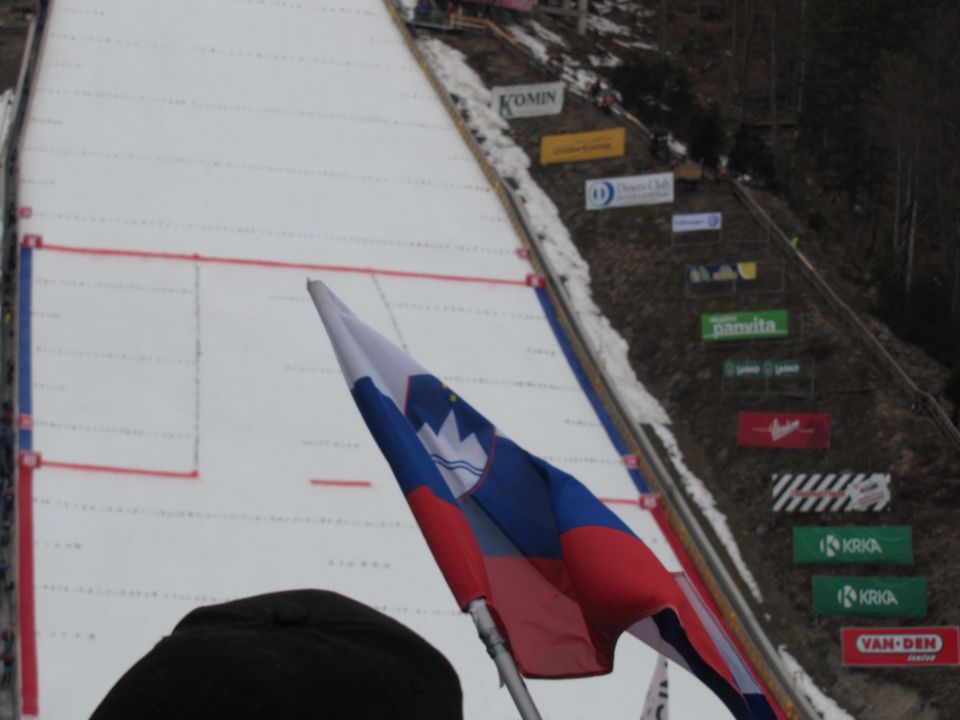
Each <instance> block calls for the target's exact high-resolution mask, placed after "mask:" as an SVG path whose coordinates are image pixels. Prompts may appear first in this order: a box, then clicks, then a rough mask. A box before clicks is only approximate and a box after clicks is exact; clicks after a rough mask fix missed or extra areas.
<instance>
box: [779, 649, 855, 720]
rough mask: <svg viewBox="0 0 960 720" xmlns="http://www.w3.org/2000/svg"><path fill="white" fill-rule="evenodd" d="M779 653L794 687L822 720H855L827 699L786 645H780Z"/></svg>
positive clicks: (830, 699)
mask: <svg viewBox="0 0 960 720" xmlns="http://www.w3.org/2000/svg"><path fill="white" fill-rule="evenodd" d="M777 652H778V653H779V654H780V659H781V661H782V662H783V665H784V667H785V668H786V669H787V672H788V673H789V674H790V676H791V677H792V678H793V682H794V687H795V688H796V689H797V690H799V691H800V692H802V693H803V694H804V695H806V696H807V698H808V699H809V700H810V704H811V705H813V709H814V710H816V711H817V713H819V715H820V718H821V720H855V719H854V717H853V715H851V714H850V713H848V712H847V711H846V710H844V709H843V708H841V707H840V706H839V705H838V704H837V703H836V701H835V700H833V699H832V698H830V697H827V695H826V694H825V693H824V692H823V690H821V689H820V688H818V687H817V684H816V683H815V682H814V681H813V678H811V677H810V676H809V675H807V673H806V672H804V670H803V668H802V667H801V666H800V663H798V662H797V660H796V658H794V657H793V655H791V654H790V653H788V652H787V648H786V646H785V645H780V646H779V647H778V648H777Z"/></svg>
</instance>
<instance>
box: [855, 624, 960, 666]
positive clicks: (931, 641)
mask: <svg viewBox="0 0 960 720" xmlns="http://www.w3.org/2000/svg"><path fill="white" fill-rule="evenodd" d="M840 638H841V645H842V646H843V664H844V665H847V666H854V667H857V666H864V667H866V666H877V665H879V666H887V667H937V666H942V665H960V628H958V627H956V626H953V627H893V628H891V627H879V628H849V627H847V628H843V629H841V631H840Z"/></svg>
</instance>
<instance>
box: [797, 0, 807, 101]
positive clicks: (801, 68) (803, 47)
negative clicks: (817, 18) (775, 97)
mask: <svg viewBox="0 0 960 720" xmlns="http://www.w3.org/2000/svg"><path fill="white" fill-rule="evenodd" d="M806 75H807V0H800V61H799V62H798V63H797V76H798V77H797V115H800V113H802V112H803V92H804V87H803V86H804V84H805V83H806Z"/></svg>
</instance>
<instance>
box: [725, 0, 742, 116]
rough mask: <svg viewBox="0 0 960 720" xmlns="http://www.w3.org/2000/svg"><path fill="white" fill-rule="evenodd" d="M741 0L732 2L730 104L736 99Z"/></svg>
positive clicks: (728, 70) (728, 69)
mask: <svg viewBox="0 0 960 720" xmlns="http://www.w3.org/2000/svg"><path fill="white" fill-rule="evenodd" d="M739 2H740V0H730V62H729V64H728V65H727V89H728V93H729V95H730V104H731V105H733V101H734V99H735V98H736V87H735V85H734V77H736V73H735V72H734V68H735V67H736V66H737V5H738V4H739Z"/></svg>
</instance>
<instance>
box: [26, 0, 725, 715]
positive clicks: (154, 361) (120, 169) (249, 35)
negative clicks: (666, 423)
mask: <svg viewBox="0 0 960 720" xmlns="http://www.w3.org/2000/svg"><path fill="white" fill-rule="evenodd" d="M17 192H18V196H19V200H18V202H19V206H20V208H21V217H20V220H19V229H20V237H21V239H22V240H23V241H24V244H25V245H26V247H24V249H23V251H22V254H21V268H20V282H21V287H20V312H21V326H20V332H19V343H20V345H19V363H18V377H19V378H20V386H19V388H18V390H19V397H18V400H19V408H18V409H19V411H20V413H21V415H22V416H24V417H25V418H26V420H25V422H24V423H23V425H22V426H23V427H24V430H23V431H22V433H21V449H23V450H32V451H34V452H36V453H38V454H39V457H40V465H39V467H37V468H36V469H35V470H34V471H33V472H32V487H31V486H30V485H27V488H28V489H29V491H30V492H31V494H32V497H31V498H27V502H31V501H32V508H33V512H32V520H33V522H32V528H29V527H28V526H29V523H27V524H25V525H23V527H26V528H27V529H26V530H23V529H22V528H21V532H29V533H32V537H29V536H24V535H23V534H21V536H20V563H21V568H27V569H30V570H32V572H33V577H34V582H33V584H32V587H27V588H25V589H22V592H21V601H22V604H21V607H20V612H21V618H22V619H23V622H22V625H21V630H22V632H23V635H22V636H21V637H20V643H21V660H22V673H23V678H22V681H23V709H24V712H25V714H36V715H37V716H38V717H41V718H44V720H66V719H67V718H77V717H85V716H87V715H89V713H90V712H91V711H92V710H93V708H94V707H95V706H96V704H97V703H98V702H99V700H100V699H101V698H102V697H103V695H104V694H105V693H106V692H107V690H108V689H109V688H110V687H111V685H112V684H113V682H114V681H115V680H116V679H117V678H118V677H119V676H120V674H121V673H122V672H123V671H124V670H125V668H127V667H128V666H129V665H130V664H131V663H133V662H134V661H135V660H136V659H137V658H139V657H140V656H141V655H142V654H143V653H145V652H146V651H147V650H148V649H149V648H150V647H152V645H153V644H154V643H155V642H156V641H157V640H158V639H159V638H160V637H161V636H162V635H164V634H165V633H168V632H169V631H170V630H171V629H172V627H173V626H174V624H175V623H176V622H177V621H178V620H179V619H180V618H181V617H182V616H183V615H184V614H185V613H186V612H188V611H189V610H190V609H192V608H194V607H196V606H198V605H202V604H209V603H215V602H218V601H224V600H228V599H232V598H237V597H241V596H245V595H251V594H254V593H260V592H267V591H274V590H279V589H288V588H300V587H320V588H327V589H332V590H336V591H338V592H341V593H344V594H346V595H349V596H351V597H354V598H356V599H358V600H360V601H362V602H365V603H368V604H370V605H373V606H375V607H377V608H379V609H381V610H383V611H384V612H387V613H389V614H390V615H392V616H394V617H396V618H397V619H398V620H400V621H401V622H403V623H406V624H407V625H409V626H410V627H412V628H413V629H414V630H416V631H417V632H419V633H421V634H422V635H423V636H424V637H426V638H427V639H428V640H429V641H430V642H432V643H433V644H435V645H436V646H438V647H439V648H440V649H441V650H442V651H443V652H444V653H445V654H446V655H447V656H448V657H449V658H450V660H451V661H452V662H453V664H454V666H455V667H456V669H457V671H458V672H459V675H460V679H461V683H462V685H463V688H464V696H465V705H466V715H467V717H470V718H476V719H479V718H483V719H484V720H489V719H493V718H512V717H515V710H514V709H513V706H512V704H511V702H510V700H509V697H508V695H507V693H506V691H505V690H502V689H500V688H499V687H498V681H497V674H496V671H495V669H494V666H493V665H492V663H491V662H490V660H489V659H488V657H487V655H486V652H485V650H484V648H483V646H482V644H481V643H480V641H479V640H478V639H477V637H476V632H475V630H474V628H473V625H472V623H471V621H470V619H469V618H468V617H467V616H465V615H463V614H461V613H460V612H459V611H458V609H457V607H456V604H455V603H454V601H453V598H452V596H451V594H450V592H449V590H448V589H447V587H446V586H445V585H444V583H443V580H442V578H441V576H440V573H439V571H438V570H437V568H436V566H435V564H434V561H433V559H432V558H431V556H430V554H429V552H428V549H427V547H426V544H425V543H424V541H423V539H422V537H421V535H420V532H419V530H418V529H417V527H416V526H415V524H414V522H413V519H412V517H411V515H410V512H409V510H408V508H407V506H406V504H405V502H404V500H403V497H402V495H401V493H400V491H399V489H398V488H397V487H396V484H395V481H394V480H393V478H392V476H391V474H390V471H389V468H388V467H387V465H386V463H385V462H384V460H383V459H382V457H381V455H380V453H379V451H378V450H377V448H376V446H375V444H374V442H373V440H372V439H371V438H370V436H369V433H368V431H367V430H366V428H365V427H364V425H363V423H362V420H361V418H360V416H359V414H358V412H357V410H356V408H355V407H354V405H353V401H352V400H351V398H350V395H349V393H348V391H347V389H346V386H345V383H344V381H343V378H342V377H341V375H340V371H339V369H338V367H337V363H336V360H335V358H334V355H333V352H332V350H331V347H330V344H329V342H328V340H327V338H326V336H325V334H324V332H323V329H322V327H321V325H320V322H319V320H318V318H317V315H316V312H315V310H314V308H313V306H312V304H311V302H310V299H309V297H308V295H307V293H306V291H305V281H306V280H307V278H320V279H322V280H324V282H326V283H327V284H328V285H329V286H330V287H331V288H332V289H334V290H335V292H336V293H337V294H338V295H339V296H340V297H341V298H342V299H343V300H344V302H345V303H347V304H348V305H349V306H350V307H351V309H352V310H353V311H354V312H355V313H357V315H358V316H360V317H362V318H363V319H364V321H365V322H367V323H369V324H370V325H372V326H374V327H376V328H377V329H378V330H379V331H380V332H381V333H383V334H384V335H386V336H387V337H389V338H390V339H391V340H392V341H393V342H395V343H396V344H398V345H400V346H402V347H403V348H405V349H406V350H407V351H409V352H410V353H411V354H412V355H413V356H414V357H416V358H417V359H418V361H419V362H421V363H422V364H423V365H424V366H426V367H428V368H430V369H431V370H432V371H433V372H434V373H436V374H437V375H438V376H440V377H441V378H443V379H444V380H445V381H446V382H447V383H449V384H450V386H451V387H454V388H455V389H456V390H457V391H458V392H460V393H462V395H463V396H464V397H465V398H467V399H468V400H469V401H470V402H471V403H472V404H473V405H474V406H476V407H477V408H478V409H479V410H480V411H481V412H483V413H484V414H485V415H487V416H488V417H490V418H491V419H493V420H494V421H495V422H497V423H498V424H499V426H501V427H502V429H503V431H504V432H505V433H507V434H508V435H510V436H511V437H512V438H514V439H516V440H517V441H518V442H520V443H522V444H523V445H524V446H526V447H527V448H528V449H529V450H530V451H532V452H535V453H538V454H540V455H541V456H543V457H545V458H546V459H548V460H549V461H551V462H553V463H554V464H556V465H558V466H560V467H563V468H565V469H566V470H568V471H570V472H572V473H574V474H575V475H577V476H578V477H579V478H580V479H581V480H582V481H583V482H584V483H586V484H587V485H588V486H589V487H590V489H591V490H592V491H593V492H594V493H595V494H597V495H599V496H602V497H605V498H611V499H614V500H628V501H629V500H636V499H637V498H638V497H639V493H638V488H637V486H636V485H635V483H634V481H633V480H632V479H631V476H630V474H629V472H628V470H627V468H625V467H624V463H623V460H622V458H621V456H620V454H619V453H618V451H617V449H616V448H615V447H614V444H613V443H612V442H611V439H610V437H609V436H608V435H607V433H606V431H605V429H604V427H603V426H602V424H601V421H600V419H599V418H598V415H597V412H596V410H595V408H594V406H593V405H592V404H591V402H590V400H589V399H588V397H587V396H586V395H585V393H584V391H583V388H582V386H581V384H580V383H579V382H578V378H577V377H576V376H575V374H574V372H573V370H572V369H571V366H570V365H569V364H568V361H567V359H566V357H565V355H564V352H563V348H562V347H561V340H560V339H559V338H558V336H557V335H556V334H555V333H554V330H553V329H552V327H551V324H550V322H549V318H548V314H549V312H550V310H549V309H548V308H545V307H544V305H543V304H542V303H541V298H540V295H538V293H537V291H536V289H534V288H533V287H531V286H530V285H529V284H528V282H527V275H528V274H529V273H531V272H532V268H531V266H530V265H529V263H528V261H527V260H525V259H523V257H521V256H520V255H518V252H517V250H518V248H519V247H520V240H519V238H518V236H517V234H516V233H515V231H514V229H513V227H512V226H511V224H510V222H509V220H508V217H507V215H506V212H505V211H504V208H503V206H502V204H501V202H500V200H499V199H498V197H497V195H496V193H495V192H493V190H492V189H491V187H490V184H489V182H488V180H487V178H486V176H485V175H484V173H483V171H482V170H481V168H480V167H479V165H478V164H477V162H476V160H475V158H474V157H473V155H472V154H471V153H470V151H469V149H468V147H467V146H466V145H465V144H464V142H463V140H462V138H461V136H460V134H459V133H458V131H457V128H456V126H455V124H454V122H453V120H452V119H451V118H450V116H449V114H448V113H447V111H446V110H445V108H444V106H443V105H442V103H441V102H440V101H439V100H438V98H437V96H436V94H435V91H434V89H433V88H432V87H431V85H430V84H429V82H428V81H427V79H426V77H425V75H424V73H423V71H422V69H421V68H420V67H419V66H418V63H417V62H416V60H415V58H414V56H413V55H412V54H411V52H410V50H409V49H408V47H407V46H406V45H405V42H404V40H403V37H402V36H401V34H400V32H399V31H398V28H397V27H396V25H395V23H394V21H393V20H392V18H391V16H390V14H389V13H388V12H387V9H386V8H385V6H384V5H383V4H382V2H381V1H380V0H340V1H339V2H335V1H330V2H306V1H303V2H293V1H287V0H163V1H162V2H161V1H159V0H94V1H90V2H87V1H86V0H85V1H84V2H80V0H58V1H57V2H55V3H52V4H51V10H50V14H49V17H48V21H47V25H46V28H45V31H44V39H43V45H42V50H41V54H40V57H39V64H38V69H37V74H36V76H35V78H34V83H33V88H32V96H31V101H30V106H29V110H28V115H27V124H26V127H25V130H24V134H23V137H22V140H21V145H20V180H19V186H18V189H17ZM21 502H23V499H22V498H21ZM28 507H29V505H28ZM611 507H612V508H614V509H615V510H616V512H617V513H618V514H619V515H620V516H621V517H622V518H623V519H624V520H625V521H626V522H627V523H628V525H629V526H630V527H631V528H633V529H634V530H635V532H637V533H638V534H639V535H640V536H641V537H642V538H643V539H644V540H645V541H646V542H647V543H648V544H649V545H650V546H651V547H652V548H653V549H654V550H655V551H656V553H657V554H658V555H659V557H660V558H661V560H662V561H663V562H664V564H665V565H666V566H667V567H668V569H670V570H674V571H676V570H680V562H679V561H678V558H677V557H676V556H675V555H674V554H673V552H672V551H671V549H670V546H669V545H668V543H667V541H666V539H665V538H664V536H663V535H662V533H661V531H660V529H658V526H657V524H656V523H655V522H654V521H653V520H652V519H651V518H650V516H649V513H648V512H647V511H645V510H642V509H640V507H639V506H638V505H636V504H629V503H622V502H621V503H614V504H612V505H611ZM21 577H23V576H22V575H21ZM31 590H32V592H31ZM31 626H32V627H33V628H34V631H33V632H32V633H31V632H29V630H30V628H31ZM655 660H656V655H655V654H654V653H653V652H652V651H650V650H648V649H647V648H646V647H643V646H641V645H640V644H639V643H636V642H633V641H629V640H625V641H624V642H623V643H622V645H621V647H620V648H619V652H618V656H617V669H616V671H615V672H614V673H613V674H612V675H610V676H607V677H603V678H597V679H590V680H579V681H564V682H543V681H540V682H532V683H531V687H532V692H533V695H534V697H535V699H536V700H537V702H538V703H539V704H540V707H541V710H542V712H543V714H544V716H545V717H549V718H571V719H573V718H591V720H598V719H600V718H635V717H636V716H637V715H638V713H639V707H640V704H641V703H642V699H643V695H644V693H645V691H646V684H647V682H648V679H649V678H650V676H651V674H652V672H653V668H654V664H655ZM31 664H33V665H34V667H35V671H32V670H31ZM671 685H672V692H671V696H672V697H671V702H672V705H673V707H672V709H671V716H672V717H674V718H678V719H679V718H705V717H709V718H721V717H726V716H727V711H726V710H725V708H724V707H723V706H722V705H721V703H720V702H719V701H718V700H716V699H715V698H714V697H713V695H712V694H711V693H710V692H709V691H708V690H707V689H706V688H705V687H703V686H701V685H700V683H699V682H697V681H696V680H695V679H694V678H693V677H692V676H690V675H688V674H686V673H685V672H683V671H682V670H679V669H678V670H677V671H676V672H675V673H673V674H672V676H671Z"/></svg>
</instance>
